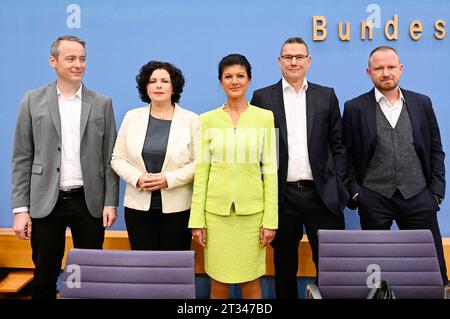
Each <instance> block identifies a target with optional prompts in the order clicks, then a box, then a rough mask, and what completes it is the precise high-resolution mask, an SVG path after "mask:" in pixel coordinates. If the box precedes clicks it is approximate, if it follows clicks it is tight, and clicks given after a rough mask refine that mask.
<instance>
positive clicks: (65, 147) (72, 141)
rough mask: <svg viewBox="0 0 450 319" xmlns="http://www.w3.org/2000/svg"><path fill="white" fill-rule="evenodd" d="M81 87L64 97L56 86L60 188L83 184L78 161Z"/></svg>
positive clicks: (65, 188) (66, 188)
mask: <svg viewBox="0 0 450 319" xmlns="http://www.w3.org/2000/svg"><path fill="white" fill-rule="evenodd" d="M81 88H82V85H80V88H79V89H78V91H77V92H76V93H75V95H74V96H70V97H64V96H63V95H62V94H61V91H60V90H59V88H58V87H57V89H56V91H57V94H58V107H59V115H60V117H61V168H60V184H59V188H60V189H61V190H69V189H71V188H77V187H81V186H83V174H82V172H81V161H80V144H81V136H80V119H81Z"/></svg>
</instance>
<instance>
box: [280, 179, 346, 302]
mask: <svg viewBox="0 0 450 319" xmlns="http://www.w3.org/2000/svg"><path fill="white" fill-rule="evenodd" d="M303 226H304V227H305V229H306V234H307V236H308V240H309V244H310V245H311V249H312V255H313V261H314V264H315V265H316V269H318V238H317V231H318V230H319V229H344V228H345V223H344V216H343V214H340V215H335V214H333V213H331V212H330V211H329V210H328V208H327V207H326V206H325V204H324V203H323V201H322V199H321V198H320V196H319V194H318V193H317V190H316V189H315V187H314V186H311V187H305V186H302V187H298V186H295V185H292V184H289V183H288V185H287V187H286V195H285V200H284V209H282V210H281V211H280V213H279V219H278V230H277V233H276V235H275V239H274V241H273V242H272V246H273V248H274V264H275V292H276V295H277V298H281V299H297V298H298V290H297V270H298V246H299V243H300V240H301V239H302V237H303ZM316 275H317V273H316Z"/></svg>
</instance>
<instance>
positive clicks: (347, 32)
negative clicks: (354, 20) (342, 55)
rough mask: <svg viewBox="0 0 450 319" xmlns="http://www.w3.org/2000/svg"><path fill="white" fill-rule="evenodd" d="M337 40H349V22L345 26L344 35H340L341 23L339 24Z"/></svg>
mask: <svg viewBox="0 0 450 319" xmlns="http://www.w3.org/2000/svg"><path fill="white" fill-rule="evenodd" d="M339 39H341V41H349V40H350V22H347V23H346V24H345V34H343V33H342V22H339Z"/></svg>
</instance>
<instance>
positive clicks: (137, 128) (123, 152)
mask: <svg viewBox="0 0 450 319" xmlns="http://www.w3.org/2000/svg"><path fill="white" fill-rule="evenodd" d="M149 116H150V105H147V106H145V107H141V108H137V109H133V110H130V111H128V112H127V114H126V115H125V118H124V119H123V122H122V125H121V127H120V130H119V133H118V136H117V140H116V145H115V146H114V151H113V154H112V159H111V166H112V168H113V169H114V171H115V172H116V173H117V175H119V176H120V177H121V178H122V179H123V180H124V181H125V182H126V183H127V185H126V188H125V199H124V205H125V206H126V207H128V208H132V209H137V210H142V211H148V210H149V208H150V203H151V197H152V195H151V194H152V193H151V192H150V191H144V190H143V189H141V188H139V187H138V186H137V185H136V183H137V182H138V180H139V178H140V177H141V175H142V174H144V173H145V172H146V168H145V163H144V159H143V158H142V148H143V147H144V141H145V136H146V133H147V126H148V119H149ZM199 123H200V122H199V118H198V115H197V114H195V113H193V112H190V111H188V110H185V109H183V108H181V107H179V106H178V105H177V104H175V110H174V113H173V117H172V123H171V125H170V133H169V140H168V142H167V150H166V157H165V158H164V163H163V166H162V170H161V171H162V172H164V173H165V175H166V179H167V185H168V188H166V189H161V200H162V211H163V213H175V212H180V211H183V210H187V209H190V208H191V199H192V182H193V179H194V171H195V164H194V154H195V149H194V146H195V143H196V140H197V139H198V134H199Z"/></svg>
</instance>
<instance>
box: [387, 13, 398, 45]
mask: <svg viewBox="0 0 450 319" xmlns="http://www.w3.org/2000/svg"><path fill="white" fill-rule="evenodd" d="M390 27H392V33H389V28H390ZM384 35H385V36H386V39H388V40H389V41H392V40H398V15H395V16H394V19H391V20H388V22H386V25H385V27H384Z"/></svg>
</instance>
